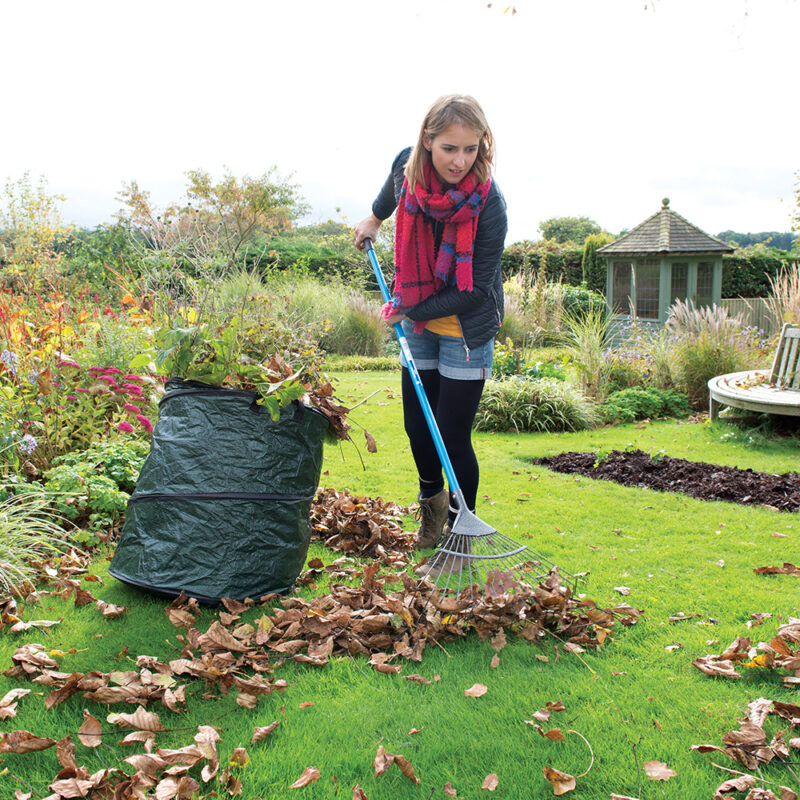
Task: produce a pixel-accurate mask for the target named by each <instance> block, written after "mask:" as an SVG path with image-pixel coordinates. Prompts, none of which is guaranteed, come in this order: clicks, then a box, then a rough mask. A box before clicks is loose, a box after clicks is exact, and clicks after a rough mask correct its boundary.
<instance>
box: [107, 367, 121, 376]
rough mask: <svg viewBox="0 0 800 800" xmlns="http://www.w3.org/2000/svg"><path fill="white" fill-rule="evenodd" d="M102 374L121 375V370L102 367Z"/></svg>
mask: <svg viewBox="0 0 800 800" xmlns="http://www.w3.org/2000/svg"><path fill="white" fill-rule="evenodd" d="M103 373H104V374H106V375H122V370H121V369H117V368H116V367H103Z"/></svg>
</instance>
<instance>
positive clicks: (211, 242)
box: [117, 167, 308, 268]
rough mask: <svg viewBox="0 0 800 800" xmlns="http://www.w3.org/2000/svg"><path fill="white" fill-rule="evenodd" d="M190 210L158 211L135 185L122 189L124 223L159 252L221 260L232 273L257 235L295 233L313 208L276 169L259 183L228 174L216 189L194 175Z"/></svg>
mask: <svg viewBox="0 0 800 800" xmlns="http://www.w3.org/2000/svg"><path fill="white" fill-rule="evenodd" d="M186 175H187V178H188V185H187V188H186V195H187V197H188V200H189V202H188V203H187V204H186V205H179V204H176V203H172V204H170V205H168V206H167V207H166V208H164V209H161V210H159V209H157V208H155V207H154V206H153V204H152V203H151V201H150V193H149V192H147V191H145V190H143V189H140V188H139V185H138V184H137V183H136V181H132V182H131V183H129V184H123V187H122V190H121V191H120V193H119V194H118V195H117V198H118V199H119V200H120V201H122V202H123V203H124V205H125V208H123V209H122V210H121V211H120V212H119V214H118V217H119V219H120V220H121V221H122V222H124V223H126V224H127V225H128V226H129V227H130V228H131V229H132V230H134V231H138V232H139V233H141V234H143V235H144V236H145V238H146V239H147V241H148V242H149V244H150V246H151V247H153V248H154V249H155V250H162V251H167V250H172V251H180V252H181V253H182V255H183V256H185V257H188V258H190V259H194V260H198V259H199V260H203V261H209V260H210V259H211V257H212V256H213V258H214V259H216V260H218V259H221V260H222V261H223V262H224V267H226V268H231V267H232V266H233V265H234V264H235V263H236V260H237V256H238V254H239V251H240V250H241V248H242V247H243V246H244V245H245V244H247V243H248V242H251V241H252V240H253V239H254V238H255V237H256V236H257V235H258V234H273V233H276V232H279V231H282V230H286V229H289V228H291V226H292V224H293V222H294V221H295V220H297V219H298V218H299V217H301V216H302V215H303V214H305V213H306V211H307V209H308V207H307V206H306V204H305V202H304V200H303V198H302V197H301V196H300V194H299V187H298V186H296V185H295V184H293V183H290V182H289V181H288V180H286V179H283V178H281V177H280V176H279V175H278V174H277V172H276V170H275V168H274V167H273V168H271V169H270V170H269V171H267V172H265V173H264V174H263V175H262V176H260V177H258V178H251V177H248V176H245V177H244V178H242V179H241V180H239V179H238V178H236V177H235V176H234V175H232V174H231V173H230V172H229V171H227V170H226V172H225V175H224V176H223V179H222V180H221V181H220V182H219V183H214V182H213V181H212V179H211V176H210V175H209V173H208V172H206V171H204V170H200V169H197V170H190V171H189V172H187V173H186Z"/></svg>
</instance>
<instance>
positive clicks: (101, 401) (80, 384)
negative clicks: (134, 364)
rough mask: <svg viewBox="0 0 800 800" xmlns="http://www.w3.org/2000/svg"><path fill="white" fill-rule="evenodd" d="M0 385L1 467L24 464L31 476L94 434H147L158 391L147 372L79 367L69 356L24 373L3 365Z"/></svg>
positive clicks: (86, 444)
mask: <svg viewBox="0 0 800 800" xmlns="http://www.w3.org/2000/svg"><path fill="white" fill-rule="evenodd" d="M6 352H12V351H6ZM14 355H16V354H14ZM3 364H4V366H5V362H3ZM0 390H2V392H3V395H4V397H5V399H6V400H7V401H8V402H7V403H5V404H4V405H3V411H2V418H3V426H2V428H0V431H2V436H3V437H4V439H5V441H4V442H3V445H4V447H5V449H4V451H3V452H2V454H1V455H2V462H0V463H1V464H3V465H4V466H5V468H6V471H7V470H8V468H9V467H12V468H18V467H19V466H20V464H22V465H27V466H26V469H27V471H28V473H29V474H30V475H31V476H35V474H36V473H37V471H39V470H44V469H47V468H48V467H49V466H50V464H51V463H53V461H54V459H55V457H56V456H58V455H61V454H64V453H68V452H70V451H72V450H81V449H86V448H88V447H89V446H90V445H91V444H92V443H93V442H95V441H97V439H99V438H106V437H109V436H111V437H114V436H117V437H118V436H122V435H129V436H134V437H136V436H138V437H146V436H148V435H149V434H150V433H151V432H152V430H153V420H154V419H155V415H156V413H157V405H156V403H157V399H158V396H159V394H160V393H161V392H162V389H161V385H160V383H159V382H158V381H157V380H155V379H154V378H152V377H149V376H142V375H136V374H133V373H128V374H125V373H122V372H121V370H119V369H117V368H116V367H88V368H83V367H81V366H80V365H79V364H78V363H77V362H75V361H72V360H60V361H56V362H55V363H54V364H53V365H52V367H46V368H44V369H41V370H40V371H37V370H35V369H28V370H26V371H25V372H24V373H22V372H21V371H20V370H19V369H11V368H9V367H7V366H5V368H4V369H3V371H2V372H0Z"/></svg>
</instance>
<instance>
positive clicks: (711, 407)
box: [708, 395, 722, 422]
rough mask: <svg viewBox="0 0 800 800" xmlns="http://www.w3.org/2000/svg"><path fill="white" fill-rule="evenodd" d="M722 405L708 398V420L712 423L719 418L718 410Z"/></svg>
mask: <svg viewBox="0 0 800 800" xmlns="http://www.w3.org/2000/svg"><path fill="white" fill-rule="evenodd" d="M721 405H722V403H720V402H719V400H715V399H714V398H713V397H711V395H709V397H708V418H709V419H710V420H711V421H712V422H713V421H714V420H716V419H718V418H719V409H720V406H721Z"/></svg>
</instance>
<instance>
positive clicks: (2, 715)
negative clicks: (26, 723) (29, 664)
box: [0, 689, 31, 720]
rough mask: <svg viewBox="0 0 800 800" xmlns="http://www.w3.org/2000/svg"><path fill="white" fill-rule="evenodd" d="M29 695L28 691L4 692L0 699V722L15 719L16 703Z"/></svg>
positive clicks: (29, 691)
mask: <svg viewBox="0 0 800 800" xmlns="http://www.w3.org/2000/svg"><path fill="white" fill-rule="evenodd" d="M30 693H31V690H30V689H11V691H9V692H6V693H5V695H3V697H2V699H0V720H3V719H11V718H12V717H16V716H17V701H18V700H19V699H20V698H21V697H25V695H26V694H30Z"/></svg>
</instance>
